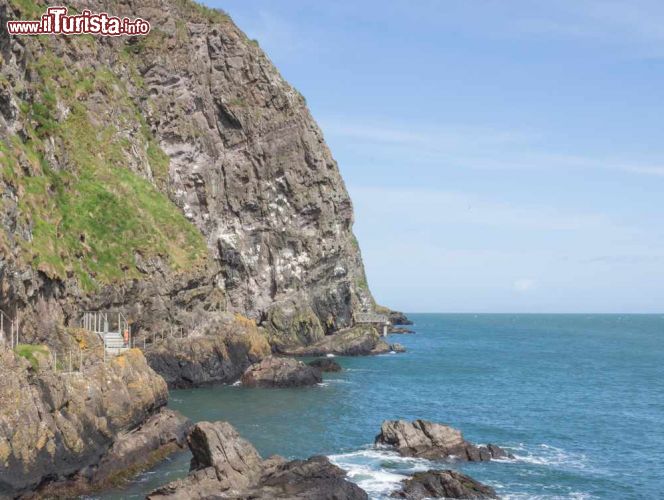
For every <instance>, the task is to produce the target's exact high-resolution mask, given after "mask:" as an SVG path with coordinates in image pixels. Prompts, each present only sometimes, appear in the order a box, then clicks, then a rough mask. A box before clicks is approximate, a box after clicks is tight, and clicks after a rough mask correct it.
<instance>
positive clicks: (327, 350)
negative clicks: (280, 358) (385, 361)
mask: <svg viewBox="0 0 664 500" xmlns="http://www.w3.org/2000/svg"><path fill="white" fill-rule="evenodd" d="M388 352H390V346H389V345H388V344H387V342H385V341H384V340H383V339H382V338H381V337H380V335H379V334H378V331H377V330H376V329H375V328H374V327H372V326H369V325H356V326H354V327H353V328H349V329H347V330H343V331H341V332H338V333H334V334H332V335H326V336H325V337H323V338H322V339H321V340H319V341H317V342H315V343H313V344H311V345H309V346H303V347H298V348H294V349H290V350H287V352H285V353H284V354H290V355H293V356H325V355H326V354H336V355H339V356H366V355H370V354H385V353H388Z"/></svg>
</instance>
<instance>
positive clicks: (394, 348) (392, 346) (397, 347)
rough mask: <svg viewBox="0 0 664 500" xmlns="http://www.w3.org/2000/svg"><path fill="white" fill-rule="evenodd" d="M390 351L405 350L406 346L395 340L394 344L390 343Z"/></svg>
mask: <svg viewBox="0 0 664 500" xmlns="http://www.w3.org/2000/svg"><path fill="white" fill-rule="evenodd" d="M390 351H391V352H406V348H405V347H404V346H402V345H401V344H399V343H397V342H395V343H394V344H390Z"/></svg>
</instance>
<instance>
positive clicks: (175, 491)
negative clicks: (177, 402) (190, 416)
mask: <svg viewBox="0 0 664 500" xmlns="http://www.w3.org/2000/svg"><path fill="white" fill-rule="evenodd" d="M189 447H190V449H191V452H192V454H193V458H192V461H191V472H190V473H189V476H187V477H186V478H185V479H181V480H178V481H174V482H172V483H169V484H167V485H166V486H163V487H161V488H158V489H156V490H155V491H153V492H152V493H150V495H148V499H150V500H161V499H169V500H189V499H192V500H196V499H212V498H238V499H239V498H254V499H265V500H268V499H275V498H283V499H286V498H288V499H302V500H304V499H307V500H323V499H335V500H337V499H338V500H366V499H367V498H368V497H367V494H366V493H365V492H364V491H362V489H360V488H359V487H358V486H357V485H355V484H353V483H350V482H349V481H347V480H346V479H345V472H344V471H343V470H341V469H339V468H338V467H336V466H335V465H333V464H332V463H330V461H329V460H328V459H327V458H325V457H312V458H310V459H308V460H293V461H291V462H287V461H286V460H285V459H283V458H281V457H276V456H275V457H271V458H269V459H267V460H262V459H261V457H260V455H259V454H258V452H257V451H256V450H255V448H254V447H253V446H252V445H251V444H250V443H249V442H247V441H245V440H244V439H242V438H241V437H240V436H239V435H238V433H237V431H236V430H235V429H234V428H233V427H232V426H231V425H230V424H228V423H226V422H216V423H210V422H201V423H199V424H197V425H196V426H194V429H193V431H192V433H191V436H190V438H189Z"/></svg>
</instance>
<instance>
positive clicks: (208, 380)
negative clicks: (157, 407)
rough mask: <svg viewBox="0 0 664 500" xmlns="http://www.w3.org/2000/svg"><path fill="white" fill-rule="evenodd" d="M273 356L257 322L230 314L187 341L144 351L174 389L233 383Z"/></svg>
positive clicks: (164, 343)
mask: <svg viewBox="0 0 664 500" xmlns="http://www.w3.org/2000/svg"><path fill="white" fill-rule="evenodd" d="M270 353H271V349H270V345H269V344H268V342H267V338H266V336H265V334H264V333H263V332H262V331H261V329H259V328H257V327H256V325H255V323H253V322H249V321H243V320H238V318H234V317H233V315H230V316H229V315H228V313H224V314H220V316H219V319H218V320H217V321H215V322H213V324H212V325H211V326H209V327H208V328H207V329H206V330H204V331H201V332H194V333H193V334H192V335H191V336H189V337H185V338H182V339H180V338H177V337H176V338H166V339H165V340H163V341H158V342H156V344H155V345H153V346H149V347H148V349H146V351H145V357H146V358H147V360H148V363H149V364H150V366H151V367H152V369H154V370H155V371H156V372H157V373H159V374H160V375H161V376H162V377H163V378H164V380H166V382H167V383H168V386H169V387H171V388H183V387H196V386H202V385H209V384H215V383H232V382H235V381H237V380H239V378H240V377H241V376H242V373H244V371H245V370H246V369H247V367H249V366H250V365H251V364H252V363H257V362H259V361H260V360H261V359H263V358H265V357H267V356H269V355H270Z"/></svg>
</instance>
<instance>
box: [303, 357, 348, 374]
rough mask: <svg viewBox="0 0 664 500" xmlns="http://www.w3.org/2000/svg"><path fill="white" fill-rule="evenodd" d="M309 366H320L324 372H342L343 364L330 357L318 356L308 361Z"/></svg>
mask: <svg viewBox="0 0 664 500" xmlns="http://www.w3.org/2000/svg"><path fill="white" fill-rule="evenodd" d="M307 364H308V365H309V366H312V367H314V368H318V369H319V370H320V371H322V372H340V371H341V365H340V364H339V363H337V362H336V361H334V360H333V359H330V358H318V359H314V360H313V361H309V363H307Z"/></svg>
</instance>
